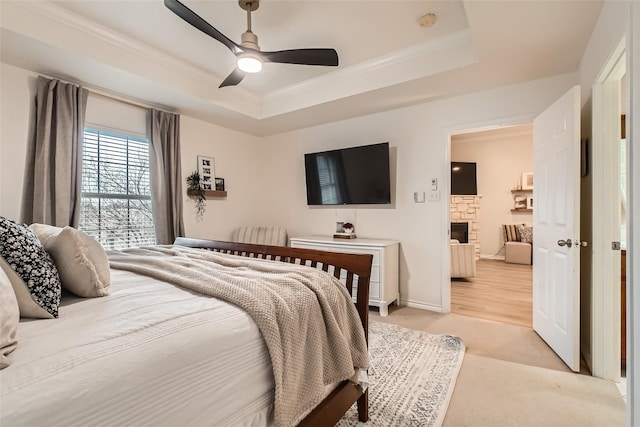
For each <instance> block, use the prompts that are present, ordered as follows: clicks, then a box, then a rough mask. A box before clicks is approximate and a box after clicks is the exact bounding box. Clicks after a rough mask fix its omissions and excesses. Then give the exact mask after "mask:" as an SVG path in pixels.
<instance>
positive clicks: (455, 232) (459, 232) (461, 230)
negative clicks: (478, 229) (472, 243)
mask: <svg viewBox="0 0 640 427" xmlns="http://www.w3.org/2000/svg"><path fill="white" fill-rule="evenodd" d="M451 238H452V239H455V240H457V241H458V242H460V243H469V223H468V222H452V223H451Z"/></svg>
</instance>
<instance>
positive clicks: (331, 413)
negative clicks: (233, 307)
mask: <svg viewBox="0 0 640 427" xmlns="http://www.w3.org/2000/svg"><path fill="white" fill-rule="evenodd" d="M174 244H175V245H180V246H187V247H190V248H200V249H207V250H211V251H214V252H221V253H226V254H232V255H239V256H244V257H252V258H263V259H271V260H274V261H281V262H288V263H291V264H303V265H304V264H306V265H309V266H311V267H315V268H321V269H322V270H324V271H329V266H333V268H334V270H333V275H334V276H335V277H337V278H340V275H341V273H342V272H343V271H346V283H345V285H346V287H347V290H348V291H349V293H350V294H351V295H352V296H353V292H354V290H355V289H354V288H356V289H357V296H356V298H357V300H356V308H357V310H358V314H359V315H360V320H361V321H362V326H363V328H364V334H365V338H366V339H367V342H368V339H369V278H370V276H371V264H372V262H373V255H369V254H367V255H365V254H342V253H336V252H325V251H318V250H314V249H301V248H290V247H285V246H267V245H253V244H248V243H232V242H221V241H216V240H202V239H190V238H185V237H178V238H177V239H176V241H175V242H174ZM354 276H357V277H358V280H357V286H354ZM355 402H357V403H358V419H359V420H360V421H362V422H365V421H367V420H368V419H369V394H368V391H365V392H364V393H363V392H362V388H361V387H360V385H357V384H354V383H352V382H351V381H348V380H347V381H343V382H342V383H340V385H338V387H336V388H335V389H334V390H333V391H332V392H331V393H330V394H329V395H328V396H327V397H326V398H325V399H324V400H323V401H322V402H320V404H319V405H318V406H316V408H315V409H313V410H312V411H311V412H310V413H309V414H308V415H307V416H306V417H305V418H304V419H303V420H302V421H301V422H300V424H299V426H334V425H335V424H336V423H337V422H338V420H340V418H342V416H343V415H344V413H345V412H347V410H348V409H349V408H350V407H351V406H352V405H353V404H354V403H355Z"/></svg>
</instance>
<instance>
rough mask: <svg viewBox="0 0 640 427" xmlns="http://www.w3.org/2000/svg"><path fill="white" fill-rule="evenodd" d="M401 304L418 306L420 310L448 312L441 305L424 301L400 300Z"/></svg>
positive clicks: (412, 306)
mask: <svg viewBox="0 0 640 427" xmlns="http://www.w3.org/2000/svg"><path fill="white" fill-rule="evenodd" d="M400 305H401V306H403V307H411V308H418V309H420V310H426V311H435V312H436V313H446V311H444V309H443V308H442V307H441V306H439V305H433V304H425V303H423V302H416V301H409V300H400Z"/></svg>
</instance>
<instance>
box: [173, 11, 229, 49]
mask: <svg viewBox="0 0 640 427" xmlns="http://www.w3.org/2000/svg"><path fill="white" fill-rule="evenodd" d="M164 5H165V6H166V7H167V8H169V10H171V11H172V12H173V13H175V14H176V15H178V16H179V17H180V18H182V19H184V20H185V21H186V22H188V23H189V24H191V25H192V26H194V27H196V28H197V29H198V30H200V31H202V32H203V33H205V34H207V35H209V36H211V37H213V38H214V39H216V40H218V41H219V42H220V43H222V44H223V45H225V46H226V47H227V48H229V50H230V51H231V52H233V53H234V54H238V53H240V52H242V48H241V47H240V46H238V45H237V44H236V43H234V42H233V40H231V39H229V38H228V37H227V36H225V35H224V34H222V33H221V32H220V31H218V30H216V29H215V28H213V26H212V25H211V24H209V23H208V22H207V21H205V20H204V19H202V18H201V17H200V16H198V14H197V13H195V12H194V11H192V10H191V9H189V8H188V7H187V6H185V5H184V4H182V3H180V2H179V1H178V0H164Z"/></svg>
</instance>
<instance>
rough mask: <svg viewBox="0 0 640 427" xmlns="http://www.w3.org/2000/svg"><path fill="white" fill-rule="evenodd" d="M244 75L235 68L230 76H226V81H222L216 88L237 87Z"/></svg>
mask: <svg viewBox="0 0 640 427" xmlns="http://www.w3.org/2000/svg"><path fill="white" fill-rule="evenodd" d="M244 74H245V73H244V71H242V70H239V69H237V68H236V69H235V70H233V71H232V72H231V74H229V75H228V76H227V78H226V79H224V81H223V82H222V83H220V86H218V88H221V87H225V86H235V85H237V84H238V83H240V82H241V81H242V79H243V78H244Z"/></svg>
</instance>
